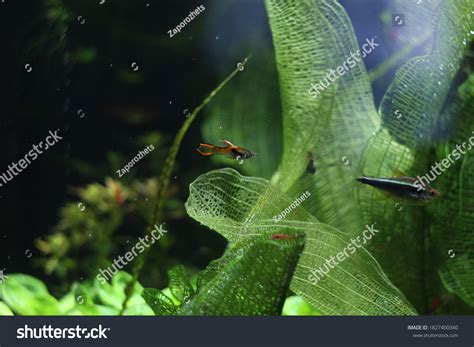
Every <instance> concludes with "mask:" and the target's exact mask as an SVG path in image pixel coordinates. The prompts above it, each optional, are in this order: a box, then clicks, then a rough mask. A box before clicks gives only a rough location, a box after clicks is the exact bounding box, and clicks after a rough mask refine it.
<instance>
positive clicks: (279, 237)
mask: <svg viewBox="0 0 474 347" xmlns="http://www.w3.org/2000/svg"><path fill="white" fill-rule="evenodd" d="M292 238H294V237H293V236H292V235H286V234H273V235H272V239H274V240H287V239H292Z"/></svg>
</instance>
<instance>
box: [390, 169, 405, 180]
mask: <svg viewBox="0 0 474 347" xmlns="http://www.w3.org/2000/svg"><path fill="white" fill-rule="evenodd" d="M392 172H393V177H396V178H401V177H408V176H407V175H406V174H405V173H404V172H403V171H402V170H400V169H393V170H392Z"/></svg>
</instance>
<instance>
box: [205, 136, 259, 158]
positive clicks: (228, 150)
mask: <svg viewBox="0 0 474 347" xmlns="http://www.w3.org/2000/svg"><path fill="white" fill-rule="evenodd" d="M221 142H223V143H224V144H225V146H224V147H220V146H214V145H211V144H209V143H200V144H199V147H198V148H196V151H198V153H199V154H201V155H202V156H204V157H210V156H212V155H214V154H217V155H225V156H227V157H229V158H232V159H249V158H252V157H253V156H255V155H256V153H254V152H252V151H249V150H248V149H245V148H242V147H239V146H235V145H234V144H232V143H231V142H230V141H227V140H221Z"/></svg>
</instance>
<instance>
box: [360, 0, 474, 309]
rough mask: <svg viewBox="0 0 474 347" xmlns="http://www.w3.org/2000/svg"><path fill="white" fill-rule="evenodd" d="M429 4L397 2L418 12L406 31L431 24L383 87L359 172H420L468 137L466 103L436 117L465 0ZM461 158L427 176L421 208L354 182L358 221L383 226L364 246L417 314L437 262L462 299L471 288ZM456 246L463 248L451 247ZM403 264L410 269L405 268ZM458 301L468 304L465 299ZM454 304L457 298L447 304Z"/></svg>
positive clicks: (465, 28) (457, 45) (457, 55)
mask: <svg viewBox="0 0 474 347" xmlns="http://www.w3.org/2000/svg"><path fill="white" fill-rule="evenodd" d="M435 2H436V1H433V2H430V4H431V5H433V3H435ZM436 3H437V5H436V6H435V8H436V10H435V11H433V12H425V10H421V9H420V7H417V5H416V4H413V3H412V4H410V5H407V8H406V9H405V11H406V12H404V13H410V16H416V17H418V18H417V20H416V21H414V22H413V23H414V24H413V26H412V25H410V26H411V28H410V29H409V30H412V31H418V32H421V31H426V28H427V27H428V28H433V30H432V31H431V32H430V34H431V40H430V41H429V45H428V46H429V47H428V48H429V51H428V53H427V54H426V55H424V56H419V57H415V58H413V59H411V60H410V61H408V62H407V63H406V64H405V65H404V66H403V67H402V68H401V69H400V70H399V71H398V72H397V74H396V76H395V79H394V81H393V83H392V85H391V86H390V87H389V89H388V90H387V93H386V94H385V96H384V98H383V100H382V103H381V105H380V114H381V117H382V119H383V125H382V127H381V128H380V129H379V130H378V132H377V134H376V136H374V138H372V139H370V141H369V142H368V145H367V148H366V149H365V151H364V153H363V159H362V161H361V163H360V167H361V171H362V172H364V173H365V174H366V175H372V176H377V177H390V176H393V171H394V169H398V170H399V171H401V172H403V173H405V174H406V175H408V176H412V177H417V176H418V175H420V176H422V175H424V174H425V173H428V172H429V171H430V169H431V165H432V164H434V163H435V162H439V161H441V160H442V159H444V158H446V157H447V155H448V154H449V153H450V151H451V150H452V149H453V148H454V147H453V146H454V141H457V143H461V142H465V141H467V140H468V138H469V136H470V134H468V132H469V131H468V130H472V124H471V122H466V120H463V119H462V118H463V117H462V115H463V114H464V115H465V116H467V115H468V114H469V111H468V108H467V107H466V106H464V107H463V108H462V109H461V108H459V107H458V108H453V109H452V110H451V112H450V113H449V114H446V116H444V117H442V116H441V114H442V112H443V108H444V107H445V106H446V103H447V102H448V101H449V100H448V99H447V97H448V92H449V90H450V88H451V85H452V82H453V80H454V78H455V76H456V73H457V72H458V70H459V68H460V65H461V63H462V60H463V58H464V57H465V55H466V53H467V50H468V42H469V41H472V35H469V33H470V32H471V31H472V30H473V26H472V20H471V19H470V17H471V15H470V9H469V4H468V3H469V1H458V2H455V3H453V2H447V1H437V2H436ZM431 5H430V6H431ZM463 89H464V92H463V97H462V98H463V99H464V102H466V101H467V98H468V97H470V98H471V100H472V94H471V95H470V96H469V95H466V94H468V93H472V89H470V88H466V87H464V88H463ZM471 105H472V104H471ZM452 107H455V106H452ZM471 107H472V106H471ZM399 115H401V117H400V116H399ZM397 116H398V117H397ZM460 126H461V127H463V128H464V130H465V131H464V132H461V133H457V134H455V135H454V136H453V130H454V132H455V133H456V132H457V131H456V129H457V128H458V127H460ZM460 135H462V136H460ZM444 142H448V143H449V142H451V145H450V146H449V145H446V144H444ZM449 148H450V150H449V151H448V149H449ZM469 158H470V156H469V154H467V155H466V156H465V157H464V158H463V159H462V161H461V162H462V163H463V164H462V165H460V164H461V162H460V163H456V164H455V165H453V166H451V167H450V168H449V170H448V171H447V172H446V173H444V174H443V175H442V177H441V178H440V179H439V181H438V180H437V181H436V182H435V183H433V185H434V186H435V188H437V189H438V190H439V191H440V192H441V198H440V200H439V201H438V202H435V203H434V204H433V205H432V206H429V207H402V206H397V205H396V204H395V203H394V202H392V201H389V200H386V199H385V200H382V199H380V197H379V195H378V193H377V192H375V191H374V190H368V189H366V188H364V187H360V189H358V191H357V199H358V201H359V204H360V207H361V210H362V211H363V214H364V217H365V221H366V222H369V221H378V222H379V223H380V224H379V225H380V228H381V229H382V230H384V231H385V238H379V239H376V240H374V243H372V245H371V250H373V252H374V254H375V256H376V257H377V258H378V259H379V261H380V262H381V265H382V268H383V269H384V271H385V272H386V273H387V275H388V276H389V277H390V278H391V279H392V280H393V281H394V283H395V285H396V286H397V287H399V288H400V289H401V290H402V291H403V292H404V293H406V294H407V296H408V298H409V299H410V301H411V302H413V303H414V305H415V306H416V307H417V308H418V309H419V310H420V311H421V312H424V313H428V312H429V309H430V303H431V302H432V301H433V299H434V298H435V297H437V296H439V295H440V292H441V291H442V288H441V285H440V283H439V279H438V278H437V274H436V271H437V269H439V267H440V266H441V267H444V268H446V267H448V268H449V269H450V270H449V271H448V272H444V273H445V274H446V276H445V279H446V282H447V283H452V284H451V285H448V286H447V288H448V289H451V290H454V291H455V292H457V293H458V294H459V295H460V296H461V297H462V298H464V299H465V300H466V299H467V296H466V293H467V292H469V291H470V292H472V290H470V289H472V278H473V277H474V266H473V265H472V264H473V263H472V259H468V257H469V253H470V249H471V248H472V244H473V243H474V234H472V232H468V233H466V232H464V230H472V219H464V218H463V217H461V216H464V217H467V216H470V217H471V216H472V211H471V207H470V205H469V204H463V205H462V206H461V205H460V204H459V201H462V200H464V197H465V196H467V195H469V188H468V187H466V188H467V190H466V191H465V190H464V189H460V188H459V185H458V182H459V178H460V177H462V176H464V177H466V175H469V172H471V173H472V172H473V166H472V164H471V165H469ZM461 167H462V172H461V170H460V168H461ZM471 175H472V174H471ZM438 183H439V185H438ZM453 189H455V190H454V191H453ZM452 216H459V217H455V218H452ZM461 220H463V222H461ZM464 223H467V224H471V225H469V226H468V225H466V224H464ZM447 240H450V242H446V241H447ZM448 246H449V247H448ZM453 248H456V249H457V250H458V252H456V253H457V254H458V255H457V257H460V258H458V259H456V260H451V259H450V258H449V256H448V253H447V251H448V250H449V249H453ZM400 250H403V252H400ZM461 250H464V252H463V253H464V254H463V255H461V254H460V253H459V252H461ZM408 268H410V269H411V270H410V271H407V269H408ZM448 278H449V279H448ZM469 278H470V279H469ZM466 302H467V303H469V302H470V303H471V305H472V299H467V300H466ZM454 305H457V304H454V303H451V306H454ZM458 307H459V306H458Z"/></svg>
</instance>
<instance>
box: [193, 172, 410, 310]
mask: <svg viewBox="0 0 474 347" xmlns="http://www.w3.org/2000/svg"><path fill="white" fill-rule="evenodd" d="M292 203H293V200H292V199H290V198H289V197H288V196H286V195H285V194H284V193H282V192H280V191H279V190H278V189H277V188H275V187H274V186H272V185H271V184H270V183H269V182H268V181H266V180H265V179H262V178H254V177H244V176H241V175H240V174H239V173H238V172H236V171H235V170H232V169H222V170H216V171H212V172H210V173H207V174H205V175H202V176H200V177H199V178H198V179H197V180H196V181H195V182H193V183H192V184H191V186H190V197H189V199H188V201H187V202H186V209H187V211H188V214H189V215H190V216H191V217H193V218H194V219H196V220H197V221H199V222H200V223H202V224H204V225H206V226H208V227H210V228H211V229H213V230H215V231H217V232H218V233H220V234H221V235H223V236H224V237H226V238H227V239H229V240H230V241H232V242H242V241H243V240H248V239H249V238H251V237H254V236H255V235H259V234H261V233H262V231H263V230H264V231H266V232H267V231H268V232H271V233H273V234H280V233H282V232H285V231H293V232H304V233H305V234H306V246H305V249H304V251H303V253H302V254H301V259H300V261H299V262H298V265H297V267H296V270H295V273H294V274H293V279H292V282H291V290H292V291H293V292H295V293H296V294H298V295H300V296H301V297H302V298H303V299H305V300H306V301H308V302H309V303H310V304H312V305H313V306H314V307H315V308H316V309H317V310H318V311H319V312H321V313H322V314H367V315H384V314H414V313H415V310H414V309H413V308H412V307H411V305H410V304H409V303H408V301H407V300H406V299H405V297H404V296H403V295H402V294H401V293H400V292H399V291H398V290H397V289H396V288H395V287H394V286H393V285H392V284H391V283H390V281H389V280H388V279H387V278H386V276H385V275H384V273H383V272H382V270H381V269H380V266H379V265H378V263H377V262H376V261H375V259H374V258H373V257H372V256H371V255H370V254H369V253H368V252H367V251H366V250H365V249H363V248H362V249H360V250H359V251H358V252H357V253H355V254H354V255H352V256H350V257H349V258H347V259H346V260H345V261H344V262H342V263H341V264H339V265H338V266H337V267H336V268H334V269H332V270H331V272H330V273H329V274H327V276H325V277H324V278H323V279H322V280H321V281H319V282H318V283H317V284H316V285H313V284H312V283H311V282H310V281H309V279H308V277H309V276H310V274H311V272H310V271H311V270H312V269H317V268H318V267H320V266H322V265H323V264H324V261H325V259H329V258H330V257H331V256H335V255H336V254H337V253H338V252H339V251H341V250H342V249H343V248H344V247H345V246H346V245H347V244H348V243H350V237H349V235H348V234H345V233H342V232H341V231H339V230H337V229H335V228H333V227H331V226H329V225H327V224H323V223H320V222H319V221H318V220H317V219H316V218H315V217H313V216H312V215H311V214H310V213H308V212H307V211H306V210H305V208H303V207H302V206H299V207H297V208H295V209H294V210H293V211H292V212H291V213H290V214H289V215H288V216H287V217H286V218H285V219H284V220H282V221H279V222H278V223H276V222H275V221H273V220H272V216H274V215H276V214H278V213H280V212H281V211H283V210H284V209H286V208H287V207H288V206H290V205H291V204H292ZM305 206H306V205H305ZM360 232H362V230H360Z"/></svg>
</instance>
